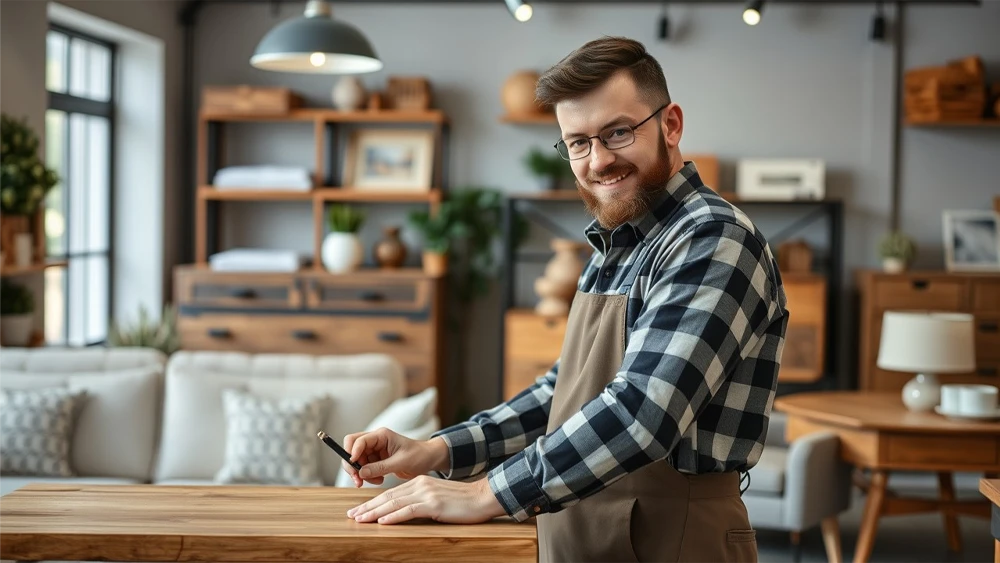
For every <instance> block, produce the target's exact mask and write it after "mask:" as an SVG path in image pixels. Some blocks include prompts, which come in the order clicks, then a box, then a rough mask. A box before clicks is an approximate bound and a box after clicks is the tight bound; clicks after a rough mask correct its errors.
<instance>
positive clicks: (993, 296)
mask: <svg viewBox="0 0 1000 563" xmlns="http://www.w3.org/2000/svg"><path fill="white" fill-rule="evenodd" d="M857 282H858V288H859V291H860V294H861V310H860V314H859V316H860V319H859V320H860V324H861V336H860V338H861V342H860V351H859V358H858V359H859V364H860V365H859V366H858V388H859V389H862V390H867V391H897V390H901V389H902V388H903V384H905V383H906V382H907V381H908V380H909V379H911V378H912V377H913V374H911V373H902V372H894V371H886V370H883V369H879V368H878V367H877V366H876V365H875V362H876V360H877V359H878V345H879V339H880V337H881V334H882V314H883V313H884V312H885V311H888V310H890V309H892V310H925V311H928V310H929V311H959V312H965V313H972V314H973V315H975V319H976V320H975V322H976V328H975V330H976V370H975V371H973V372H971V373H963V374H940V375H939V376H938V378H939V379H940V380H941V382H942V383H985V384H988V385H998V386H1000V274H997V273H989V274H987V273H962V274H958V273H947V272H906V273H902V274H886V273H883V272H880V271H862V272H859V273H858V274H857Z"/></svg>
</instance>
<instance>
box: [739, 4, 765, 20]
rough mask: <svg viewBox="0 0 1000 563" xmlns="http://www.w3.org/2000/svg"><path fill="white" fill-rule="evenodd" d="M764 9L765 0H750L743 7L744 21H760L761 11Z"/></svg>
mask: <svg viewBox="0 0 1000 563" xmlns="http://www.w3.org/2000/svg"><path fill="white" fill-rule="evenodd" d="M763 11H764V0H750V1H749V2H747V5H746V8H744V9H743V21H744V22H746V24H747V25H757V24H759V23H760V13H761V12H763Z"/></svg>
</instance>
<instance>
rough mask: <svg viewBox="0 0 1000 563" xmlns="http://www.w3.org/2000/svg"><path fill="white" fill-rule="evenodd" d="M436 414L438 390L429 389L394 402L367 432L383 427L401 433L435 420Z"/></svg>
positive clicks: (370, 424) (381, 413) (371, 423)
mask: <svg viewBox="0 0 1000 563" xmlns="http://www.w3.org/2000/svg"><path fill="white" fill-rule="evenodd" d="M436 412H437V388H436V387H428V388H427V389H424V390H423V391H421V392H419V393H417V394H416V395H413V396H412V397H405V398H402V399H396V400H395V401H393V402H392V404H390V405H389V406H388V407H387V408H386V409H385V410H384V411H382V412H380V413H379V414H378V415H377V416H376V417H375V418H374V419H373V420H372V421H371V422H370V423H369V424H368V426H367V427H366V428H365V432H371V431H372V430H377V429H379V428H383V427H385V428H388V429H389V430H393V431H395V432H399V433H402V432H404V431H407V430H412V429H414V428H420V427H421V426H423V425H424V424H427V421H429V420H431V419H432V418H434V415H435V413H436Z"/></svg>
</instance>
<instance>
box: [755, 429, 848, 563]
mask: <svg viewBox="0 0 1000 563" xmlns="http://www.w3.org/2000/svg"><path fill="white" fill-rule="evenodd" d="M839 447H840V440H839V438H837V436H836V435H835V434H833V433H831V432H817V433H814V434H809V435H807V436H803V437H801V438H799V439H797V440H795V441H794V442H792V443H791V444H789V443H788V442H786V441H785V416H784V414H782V413H779V412H773V413H772V415H771V422H770V425H769V427H768V431H767V439H766V440H765V442H764V451H763V453H762V454H761V456H760V461H759V462H758V463H757V465H756V466H754V467H753V469H751V470H750V485H749V488H748V489H747V490H746V492H745V493H743V502H744V503H745V504H746V507H747V512H748V513H749V516H750V523H751V524H752V525H753V527H755V528H762V529H770V530H787V531H788V532H790V533H791V542H792V545H793V549H794V557H795V560H796V561H798V559H799V557H800V554H801V551H800V546H799V534H800V533H801V532H802V531H804V530H809V529H811V528H813V527H815V526H816V525H820V526H821V528H822V532H823V544H824V546H825V547H826V555H827V559H828V560H829V561H830V563H840V561H841V555H840V525H839V523H838V520H837V517H838V515H839V514H840V513H841V512H843V511H845V510H847V509H848V508H850V505H851V467H850V465H848V464H846V463H844V462H843V461H841V460H840V457H839V455H838V449H839Z"/></svg>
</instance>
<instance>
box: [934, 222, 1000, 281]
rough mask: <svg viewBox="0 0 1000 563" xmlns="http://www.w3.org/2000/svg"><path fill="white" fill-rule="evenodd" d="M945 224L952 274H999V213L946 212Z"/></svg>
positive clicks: (949, 264) (947, 267)
mask: <svg viewBox="0 0 1000 563" xmlns="http://www.w3.org/2000/svg"><path fill="white" fill-rule="evenodd" d="M942 224H943V232H944V257H945V268H946V269H947V270H948V271H949V272H976V271H1000V213H997V212H995V211H990V210H978V209H974V210H945V211H944V212H943V214H942Z"/></svg>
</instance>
